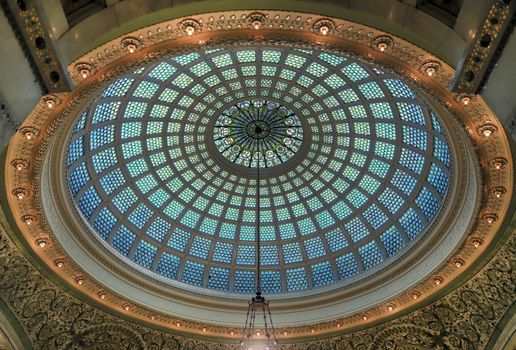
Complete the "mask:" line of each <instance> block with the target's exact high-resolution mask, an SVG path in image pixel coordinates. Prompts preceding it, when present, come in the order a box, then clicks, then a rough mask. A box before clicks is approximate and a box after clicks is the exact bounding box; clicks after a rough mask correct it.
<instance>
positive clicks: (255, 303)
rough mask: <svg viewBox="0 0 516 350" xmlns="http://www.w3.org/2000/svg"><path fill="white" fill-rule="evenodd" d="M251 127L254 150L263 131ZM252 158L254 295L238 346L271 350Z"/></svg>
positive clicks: (273, 342)
mask: <svg viewBox="0 0 516 350" xmlns="http://www.w3.org/2000/svg"><path fill="white" fill-rule="evenodd" d="M252 127H254V137H253V138H254V139H255V140H254V141H255V142H256V143H257V146H258V147H256V149H260V147H259V146H260V142H261V141H260V139H261V135H262V133H264V130H263V129H262V128H261V126H260V124H259V120H258V121H255V125H253V126H252ZM253 157H255V158H256V249H257V253H256V274H257V278H256V295H255V296H254V297H252V298H251V301H250V302H249V308H248V309H247V316H246V320H245V327H244V333H243V334H242V339H241V341H240V346H241V350H272V349H274V346H275V345H276V344H277V341H276V334H275V331H274V325H273V323H272V315H271V310H270V308H269V301H266V300H265V298H264V297H263V295H262V288H261V276H260V264H261V261H260V254H261V251H260V244H261V242H260V161H261V159H262V157H263V154H261V153H260V152H259V151H257V152H256V153H255V154H254V155H253ZM261 319H263V321H261Z"/></svg>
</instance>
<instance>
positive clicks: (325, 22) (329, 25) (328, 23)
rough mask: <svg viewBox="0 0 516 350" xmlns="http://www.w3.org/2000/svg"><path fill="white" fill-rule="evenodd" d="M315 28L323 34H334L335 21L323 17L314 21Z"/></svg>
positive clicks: (315, 30)
mask: <svg viewBox="0 0 516 350" xmlns="http://www.w3.org/2000/svg"><path fill="white" fill-rule="evenodd" d="M313 30H314V32H316V33H320V34H322V35H329V34H332V33H333V31H334V30H335V22H333V21H332V20H330V19H328V18H322V19H320V20H318V21H316V22H315V23H314V25H313Z"/></svg>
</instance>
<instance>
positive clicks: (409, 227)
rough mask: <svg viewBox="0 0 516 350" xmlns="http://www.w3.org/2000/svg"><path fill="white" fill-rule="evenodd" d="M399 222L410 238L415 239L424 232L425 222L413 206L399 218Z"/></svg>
mask: <svg viewBox="0 0 516 350" xmlns="http://www.w3.org/2000/svg"><path fill="white" fill-rule="evenodd" d="M399 223H400V225H401V227H403V230H405V233H406V234H407V236H409V238H410V240H414V239H415V238H417V236H419V234H420V233H421V232H423V230H424V228H425V224H424V223H423V221H422V220H421V218H420V217H419V215H418V214H417V213H416V211H415V210H414V209H412V208H409V209H408V210H407V212H406V213H405V214H403V216H402V217H401V218H400V219H399Z"/></svg>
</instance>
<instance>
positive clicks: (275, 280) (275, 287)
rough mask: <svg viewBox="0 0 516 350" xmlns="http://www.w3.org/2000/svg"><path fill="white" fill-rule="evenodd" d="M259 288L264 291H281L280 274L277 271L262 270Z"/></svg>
mask: <svg viewBox="0 0 516 350" xmlns="http://www.w3.org/2000/svg"><path fill="white" fill-rule="evenodd" d="M261 280H262V281H261V288H262V291H263V292H264V293H280V292H281V276H280V272H279V271H262V272H261Z"/></svg>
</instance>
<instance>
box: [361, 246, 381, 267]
mask: <svg viewBox="0 0 516 350" xmlns="http://www.w3.org/2000/svg"><path fill="white" fill-rule="evenodd" d="M358 252H359V253H360V257H361V259H362V263H363V264H364V269H366V270H369V269H370V268H373V267H375V266H377V265H379V264H380V263H382V262H383V256H382V253H381V252H380V249H379V248H378V246H377V245H376V242H375V241H371V242H369V243H367V244H364V245H363V246H362V247H359V248H358Z"/></svg>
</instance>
